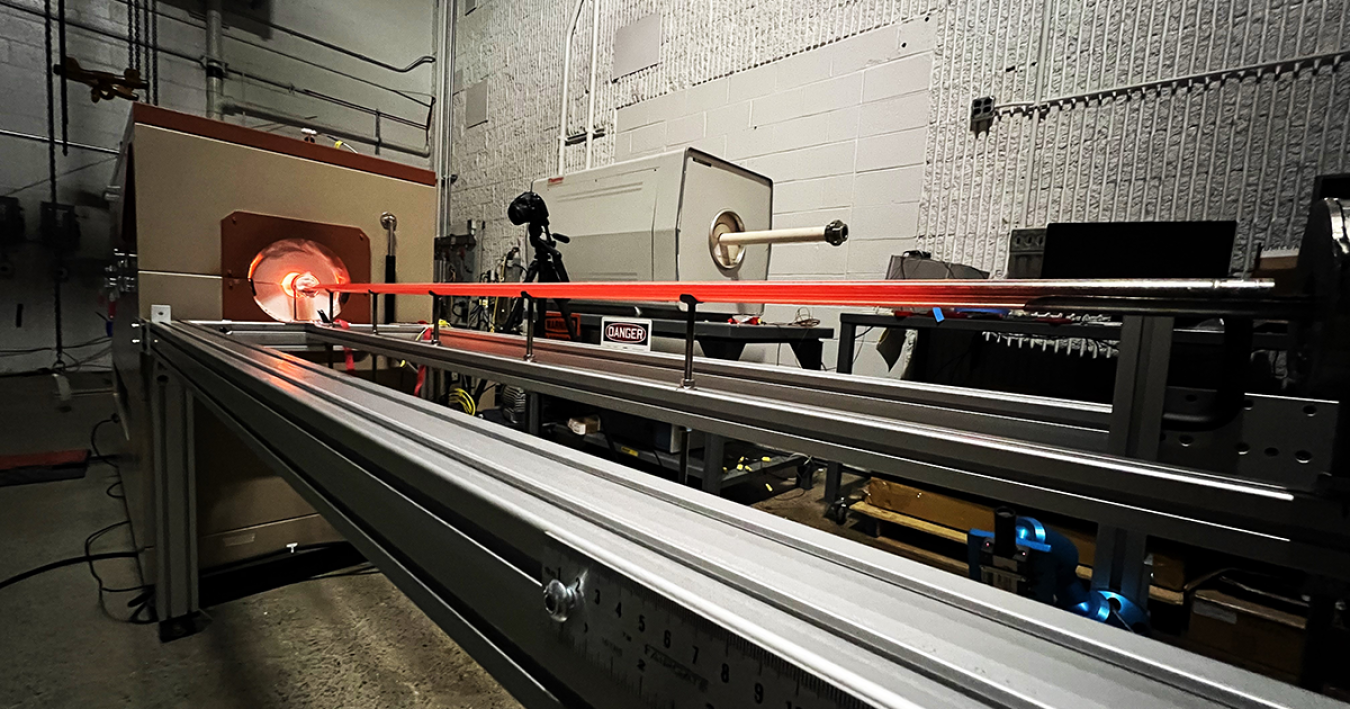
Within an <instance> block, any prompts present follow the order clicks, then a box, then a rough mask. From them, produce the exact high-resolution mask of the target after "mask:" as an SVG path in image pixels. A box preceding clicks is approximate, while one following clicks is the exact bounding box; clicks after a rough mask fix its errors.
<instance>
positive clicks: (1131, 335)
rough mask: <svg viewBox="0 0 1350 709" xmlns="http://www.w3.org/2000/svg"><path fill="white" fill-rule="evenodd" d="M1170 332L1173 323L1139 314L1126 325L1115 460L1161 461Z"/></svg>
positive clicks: (1114, 405)
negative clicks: (1160, 446)
mask: <svg viewBox="0 0 1350 709" xmlns="http://www.w3.org/2000/svg"><path fill="white" fill-rule="evenodd" d="M1172 327H1173V319H1172V318H1169V317H1144V316H1140V315H1132V316H1129V317H1127V318H1125V322H1124V323H1123V324H1122V327H1121V329H1120V346H1119V347H1120V357H1118V358H1117V363H1116V387H1115V395H1114V396H1113V397H1112V399H1111V431H1110V435H1109V436H1108V438H1107V450H1108V452H1110V453H1111V454H1112V455H1120V456H1125V457H1127V458H1139V459H1141V460H1157V459H1158V447H1159V443H1160V441H1161V440H1162V418H1163V406H1164V403H1165V398H1166V395H1167V367H1168V363H1169V361H1170V360H1171V357H1172Z"/></svg>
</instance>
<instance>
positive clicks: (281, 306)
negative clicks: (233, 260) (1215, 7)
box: [248, 239, 351, 322]
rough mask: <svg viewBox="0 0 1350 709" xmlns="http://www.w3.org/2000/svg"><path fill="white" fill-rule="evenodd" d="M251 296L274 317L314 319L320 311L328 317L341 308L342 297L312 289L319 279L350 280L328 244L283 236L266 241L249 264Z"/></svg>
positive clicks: (344, 266) (323, 280)
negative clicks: (267, 242)
mask: <svg viewBox="0 0 1350 709" xmlns="http://www.w3.org/2000/svg"><path fill="white" fill-rule="evenodd" d="M248 280H249V284H250V285H251V286H252V287H253V300H254V302H256V303H257V304H258V307H259V308H262V311H263V312H264V313H267V314H268V315H269V316H271V317H272V319H274V320H280V321H281V322H314V321H317V320H319V319H320V318H319V312H320V311H323V312H324V313H325V314H327V315H328V316H329V318H333V317H336V316H337V315H338V314H339V313H341V312H342V297H341V296H337V297H334V298H333V311H334V312H332V313H328V312H327V311H328V302H329V292H328V291H326V290H320V291H315V290H314V289H313V288H314V286H317V285H319V284H320V283H350V282H351V277H350V276H349V275H348V274H347V266H346V265H345V264H343V263H342V259H340V258H338V257H337V254H334V253H333V252H332V251H330V250H329V249H328V247H326V246H324V245H322V244H319V243H317V242H313V241H310V240H309V239H282V240H281V241H274V242H272V243H271V244H268V245H267V248H265V249H263V250H262V251H259V252H258V255H257V256H254V257H253V263H251V264H249V267H248Z"/></svg>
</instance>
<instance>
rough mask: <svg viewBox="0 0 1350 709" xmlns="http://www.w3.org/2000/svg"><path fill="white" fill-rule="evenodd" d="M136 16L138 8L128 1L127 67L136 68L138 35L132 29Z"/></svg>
mask: <svg viewBox="0 0 1350 709" xmlns="http://www.w3.org/2000/svg"><path fill="white" fill-rule="evenodd" d="M135 17H136V8H135V6H134V5H132V4H131V3H130V2H128V3H127V68H128V69H134V68H136V35H135V33H133V32H132V31H131V27H132V21H133V20H134V19H135Z"/></svg>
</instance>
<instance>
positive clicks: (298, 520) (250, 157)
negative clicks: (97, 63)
mask: <svg viewBox="0 0 1350 709" xmlns="http://www.w3.org/2000/svg"><path fill="white" fill-rule="evenodd" d="M117 179H118V183H119V184H120V185H121V193H120V199H119V200H118V201H117V203H116V207H115V212H116V213H115V214H114V223H115V224H117V225H118V226H119V230H118V231H119V233H118V238H117V241H118V244H119V249H120V250H121V251H125V252H128V253H132V254H135V255H136V259H135V261H134V262H130V263H133V264H134V265H132V266H131V267H130V269H129V270H130V271H131V272H130V273H124V274H123V275H128V276H133V277H134V278H135V282H136V285H135V288H134V289H126V292H122V293H119V296H118V297H119V299H118V303H117V316H116V318H115V326H114V351H113V354H114V364H115V366H116V373H117V379H118V388H119V392H118V393H119V399H120V402H121V406H122V409H123V413H124V415H125V418H126V424H127V427H128V429H129V432H130V433H131V436H132V444H133V445H132V449H133V450H132V452H133V454H135V456H136V461H135V464H134V465H130V466H124V468H123V470H124V471H126V474H127V477H126V480H125V483H126V489H127V503H128V508H129V510H130V512H131V517H132V529H133V532H134V534H135V538H136V544H137V547H138V548H142V547H148V546H151V545H153V544H154V540H155V530H154V524H155V518H154V513H153V510H154V508H153V505H154V502H155V499H156V498H155V495H156V493H157V491H156V490H155V488H154V485H153V475H152V474H151V468H150V452H151V442H152V432H151V430H150V425H149V414H150V411H149V399H148V391H149V390H148V386H147V377H149V376H150V373H149V372H148V371H147V370H146V368H145V367H144V366H143V365H144V362H145V360H144V359H143V355H142V354H141V351H140V346H139V345H137V344H135V343H134V342H133V341H135V340H138V336H137V334H138V330H136V329H134V328H133V327H132V324H133V321H134V319H135V318H136V317H137V316H138V317H140V318H143V319H147V320H148V319H150V314H151V306H153V305H168V306H170V308H171V309H172V317H173V318H174V319H175V320H220V319H226V318H234V319H244V318H245V317H247V318H248V319H263V318H264V317H265V316H264V315H263V314H262V311H261V310H259V309H258V308H257V307H256V305H254V304H253V302H252V301H253V298H252V293H251V291H247V289H248V287H249V286H248V274H247V273H246V272H240V271H241V270H245V269H246V268H247V266H240V264H241V263H243V262H246V261H248V260H249V259H250V258H251V255H250V254H246V253H243V252H244V251H248V252H251V253H256V252H257V251H259V250H261V248H263V247H265V246H266V245H267V243H269V242H271V241H279V240H283V239H289V238H304V239H311V240H316V241H319V242H324V246H325V247H326V248H331V249H333V250H334V251H335V252H338V253H339V256H341V257H342V260H343V261H344V262H345V261H350V262H352V263H349V264H348V266H349V269H350V271H351V276H352V279H353V280H354V281H356V280H360V279H361V278H364V277H366V276H369V277H371V278H372V280H374V281H375V282H382V281H383V280H384V279H383V275H384V263H385V254H386V249H387V239H386V230H385V228H384V227H383V226H382V225H381V215H383V214H384V213H386V212H388V213H390V214H393V215H394V216H395V217H396V218H397V239H396V244H397V246H396V251H395V255H396V263H397V268H396V276H397V279H398V280H399V281H401V282H418V283H424V282H428V281H430V280H432V266H433V263H432V262H433V238H434V224H435V218H436V187H435V185H436V177H435V174H434V173H432V172H430V171H428V170H424V169H420V168H415V167H411V166H408V165H403V164H401V163H395V162H391V161H388V160H383V159H380V158H377V157H374V156H370V155H358V154H355V153H352V152H350V151H347V150H344V149H339V148H333V147H329V146H327V145H321V144H315V143H308V142H305V141H303V140H298V139H294V138H288V137H285V136H279V135H276V134H273V133H266V132H262V131H255V130H251V129H248V128H244V127H242V126H238V125H234V124H229V123H223V122H220V121H213V120H209V119H206V118H201V117H198V116H191V115H187V114H182V113H177V112H174V111H168V110H165V109H161V108H157V107H154V106H146V105H142V104H136V105H135V106H134V107H133V109H132V114H131V119H130V121H129V124H128V127H127V134H126V139H125V140H124V142H123V148H122V155H121V158H120V160H119V166H118V171H117ZM232 240H233V241H232ZM244 241H246V242H247V243H243V242H244ZM358 276H359V278H358ZM232 289H235V290H232ZM238 289H245V290H246V292H244V293H238V292H237V290H238ZM381 305H383V303H381ZM397 314H398V319H399V320H400V321H404V322H407V321H413V322H416V321H417V320H427V319H429V318H430V316H431V304H430V299H429V298H415V297H400V298H399V301H398V303H397ZM342 317H343V318H344V319H347V320H349V321H352V322H368V321H369V319H370V313H369V304H368V301H367V300H366V298H365V297H364V296H360V297H358V298H353V299H352V300H351V301H349V303H348V304H347V306H346V307H345V308H344V309H343V312H342ZM194 422H195V430H196V432H195V436H194V438H195V443H196V449H197V470H196V475H197V524H198V530H199V539H198V554H199V559H200V565H201V567H202V568H204V569H205V568H211V567H214V566H220V565H222V564H228V563H232V562H235V561H240V560H243V559H248V558H251V557H255V556H259V555H262V554H267V553H273V552H276V551H277V550H280V549H284V548H285V547H286V545H287V544H291V543H298V544H310V543H316V542H323V541H331V540H336V539H340V537H339V536H338V534H337V533H336V532H335V531H334V530H333V529H332V528H331V527H329V526H328V524H327V523H326V522H324V521H323V519H322V518H320V517H319V516H318V514H317V513H315V512H314V510H313V509H312V508H311V507H310V506H309V505H308V504H306V503H305V502H304V500H302V499H301V498H300V496H299V495H298V494H296V493H295V492H294V491H293V490H292V489H291V488H290V486H289V485H287V484H286V482H285V481H283V480H282V479H281V478H279V477H276V476H275V475H273V474H272V473H271V472H270V471H269V470H268V468H267V467H266V466H265V465H264V464H263V463H262V461H261V460H259V459H258V458H257V457H256V456H255V455H254V454H253V453H252V452H251V451H250V450H249V449H248V448H247V447H246V446H245V445H244V444H243V442H242V441H240V440H239V439H238V438H237V437H236V436H235V435H234V434H233V433H231V432H230V431H229V430H228V429H227V428H226V427H225V425H224V424H223V423H222V422H220V421H219V420H218V419H217V418H216V417H215V416H214V415H213V414H211V413H210V411H208V410H207V409H206V408H205V407H204V406H203V405H202V404H200V403H198V404H196V408H195V410H194ZM147 553H148V554H151V555H152V554H153V553H154V550H153V548H151V549H150V550H149V551H148V552H147ZM145 561H147V562H149V563H144V564H143V566H142V568H143V569H144V570H145V571H146V572H147V573H152V572H153V569H154V568H155V565H154V563H153V559H152V558H151V559H146V560H145ZM147 580H148V581H149V580H150V579H147Z"/></svg>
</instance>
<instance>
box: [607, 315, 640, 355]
mask: <svg viewBox="0 0 1350 709" xmlns="http://www.w3.org/2000/svg"><path fill="white" fill-rule="evenodd" d="M600 344H601V345H602V346H604V347H612V348H615V349H620V350H641V351H644V352H646V351H650V350H651V348H652V321H651V320H645V319H642V318H609V317H607V318H602V319H601V321H600Z"/></svg>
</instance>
